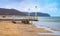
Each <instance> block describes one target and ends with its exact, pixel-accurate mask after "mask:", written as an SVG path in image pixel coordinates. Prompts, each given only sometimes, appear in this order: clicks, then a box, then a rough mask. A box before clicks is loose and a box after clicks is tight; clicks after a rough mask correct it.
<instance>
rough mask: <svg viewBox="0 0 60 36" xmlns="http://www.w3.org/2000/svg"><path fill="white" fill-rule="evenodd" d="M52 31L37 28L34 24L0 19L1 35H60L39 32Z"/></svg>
mask: <svg viewBox="0 0 60 36" xmlns="http://www.w3.org/2000/svg"><path fill="white" fill-rule="evenodd" d="M43 32H44V33H46V32H47V33H52V32H50V31H48V30H45V29H43V28H36V27H35V26H34V25H32V24H24V23H21V22H20V21H17V23H16V24H14V23H12V21H0V36H59V35H53V34H38V33H43Z"/></svg>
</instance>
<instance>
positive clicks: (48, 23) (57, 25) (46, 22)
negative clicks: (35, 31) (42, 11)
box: [31, 17, 60, 31]
mask: <svg viewBox="0 0 60 36" xmlns="http://www.w3.org/2000/svg"><path fill="white" fill-rule="evenodd" d="M31 23H33V24H34V25H35V26H36V27H37V28H43V27H47V28H50V29H52V30H55V31H60V17H38V21H32V22H31Z"/></svg>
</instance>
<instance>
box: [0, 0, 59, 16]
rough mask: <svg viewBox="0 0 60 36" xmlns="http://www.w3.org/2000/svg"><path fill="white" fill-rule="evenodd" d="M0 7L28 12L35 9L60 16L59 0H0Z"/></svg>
mask: <svg viewBox="0 0 60 36" xmlns="http://www.w3.org/2000/svg"><path fill="white" fill-rule="evenodd" d="M35 6H37V9H36V8H35ZM0 8H9V9H11V8H12V9H17V10H19V11H28V12H36V11H37V12H43V13H48V14H50V15H51V16H60V0H0ZM28 8H30V11H29V10H28Z"/></svg>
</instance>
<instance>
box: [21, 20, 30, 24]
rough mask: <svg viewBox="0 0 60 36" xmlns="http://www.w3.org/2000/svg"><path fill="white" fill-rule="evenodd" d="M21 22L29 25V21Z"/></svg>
mask: <svg viewBox="0 0 60 36" xmlns="http://www.w3.org/2000/svg"><path fill="white" fill-rule="evenodd" d="M21 22H22V23H24V24H29V20H22V21H21Z"/></svg>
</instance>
